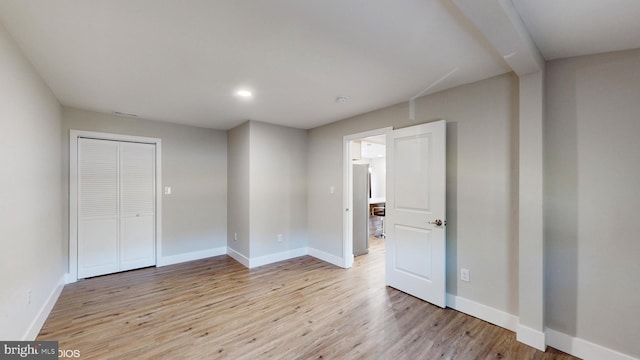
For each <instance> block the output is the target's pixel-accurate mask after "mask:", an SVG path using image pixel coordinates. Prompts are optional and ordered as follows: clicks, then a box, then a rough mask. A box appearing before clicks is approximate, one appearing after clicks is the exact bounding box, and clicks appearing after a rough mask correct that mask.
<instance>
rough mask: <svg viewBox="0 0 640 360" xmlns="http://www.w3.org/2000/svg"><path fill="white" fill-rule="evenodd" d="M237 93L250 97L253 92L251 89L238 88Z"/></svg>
mask: <svg viewBox="0 0 640 360" xmlns="http://www.w3.org/2000/svg"><path fill="white" fill-rule="evenodd" d="M236 95H238V96H240V97H243V98H248V97H251V96H252V95H253V94H252V93H251V91H249V90H238V91H236Z"/></svg>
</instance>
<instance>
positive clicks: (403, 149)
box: [385, 120, 446, 307]
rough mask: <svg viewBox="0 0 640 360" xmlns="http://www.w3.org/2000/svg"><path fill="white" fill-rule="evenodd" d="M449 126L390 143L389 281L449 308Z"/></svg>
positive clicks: (395, 135)
mask: <svg viewBox="0 0 640 360" xmlns="http://www.w3.org/2000/svg"><path fill="white" fill-rule="evenodd" d="M445 135H446V122H445V121H444V120H440V121H435V122H431V123H427V124H421V125H416V126H412V127H408V128H403V129H398V130H394V131H393V132H392V133H391V136H390V138H389V139H388V141H387V196H386V197H387V204H386V220H387V223H386V235H387V239H386V259H385V263H386V269H385V270H386V283H387V285H388V286H391V287H394V288H396V289H398V290H400V291H403V292H406V293H408V294H411V295H413V296H416V297H418V298H420V299H423V300H425V301H428V302H430V303H432V304H434V305H438V306H440V307H445V298H446V296H445V295H446V281H445V274H446V272H445V271H446V269H445V265H446V264H445V258H446V254H445V225H446V220H445V217H444V216H445V205H446V204H445V190H446V187H445V186H446V172H445V171H446V136H445Z"/></svg>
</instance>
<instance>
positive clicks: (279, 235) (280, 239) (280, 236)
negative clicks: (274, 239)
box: [278, 234, 283, 242]
mask: <svg viewBox="0 0 640 360" xmlns="http://www.w3.org/2000/svg"><path fill="white" fill-rule="evenodd" d="M282 240H283V237H282V234H278V242H282Z"/></svg>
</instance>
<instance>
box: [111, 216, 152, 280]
mask: <svg viewBox="0 0 640 360" xmlns="http://www.w3.org/2000/svg"><path fill="white" fill-rule="evenodd" d="M153 227H154V221H153V216H140V217H128V218H122V221H121V224H120V232H121V234H122V237H121V238H122V246H121V252H120V254H121V255H120V270H121V271H125V270H131V269H137V268H141V267H146V266H152V265H155V263H156V261H155V239H154V236H153V231H152V230H153ZM150 229H151V230H150Z"/></svg>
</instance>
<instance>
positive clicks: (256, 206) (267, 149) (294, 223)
mask: <svg viewBox="0 0 640 360" xmlns="http://www.w3.org/2000/svg"><path fill="white" fill-rule="evenodd" d="M250 126H251V130H250V137H251V145H250V146H251V147H250V152H251V161H250V164H251V170H250V171H251V176H250V194H251V206H250V211H251V257H252V258H255V257H259V256H264V255H269V254H274V253H280V252H284V251H287V250H292V249H300V248H303V247H306V246H307V230H306V228H307V131H306V130H299V129H293V128H289V127H284V126H276V125H270V124H265V123H261V122H257V121H251V122H250ZM278 234H282V235H283V240H282V241H281V242H278V241H277V236H278Z"/></svg>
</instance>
